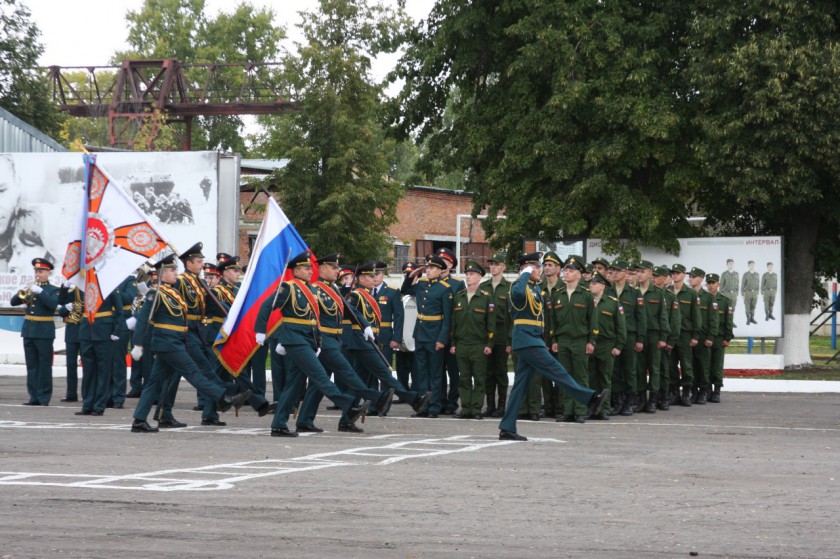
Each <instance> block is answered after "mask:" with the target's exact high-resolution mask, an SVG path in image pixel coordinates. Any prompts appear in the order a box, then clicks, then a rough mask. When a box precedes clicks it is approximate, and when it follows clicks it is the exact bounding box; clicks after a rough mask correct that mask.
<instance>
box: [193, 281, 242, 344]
mask: <svg viewBox="0 0 840 559" xmlns="http://www.w3.org/2000/svg"><path fill="white" fill-rule="evenodd" d="M210 291H212V292H213V295H215V296H216V299H217V300H218V301H219V302H220V303H221V304H222V306H221V308H220V307H219V305H217V304H216V303H215V302H214V301H208V302H207V311H206V313H205V315H204V320H203V321H202V337H201V338H202V340H203V341H204V343H206V344H212V343H213V342H214V341H216V337H217V336H218V335H219V330H221V329H222V324H224V322H225V318H227V315H228V311H230V306H231V305H232V304H233V300H234V299H235V298H236V292H237V291H239V290H238V289H237V288H236V286H235V285H231V284H229V283H227V282H226V281H220V282H219V283H217V284H216V285H215V286H213V288H212V289H211V290H210Z"/></svg>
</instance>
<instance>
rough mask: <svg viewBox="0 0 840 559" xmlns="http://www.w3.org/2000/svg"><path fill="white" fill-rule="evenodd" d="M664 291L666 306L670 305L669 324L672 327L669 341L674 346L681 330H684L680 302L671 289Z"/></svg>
mask: <svg viewBox="0 0 840 559" xmlns="http://www.w3.org/2000/svg"><path fill="white" fill-rule="evenodd" d="M663 291H664V292H665V306H666V307H668V326H669V327H670V328H671V331H670V333H669V334H668V342H667V343H668V345H669V346H671V347H674V346H675V345H676V343H677V340H678V339H680V332H682V313H681V312H680V302H679V301H677V296H676V295H675V294H674V292H673V291H671V290H670V289H663Z"/></svg>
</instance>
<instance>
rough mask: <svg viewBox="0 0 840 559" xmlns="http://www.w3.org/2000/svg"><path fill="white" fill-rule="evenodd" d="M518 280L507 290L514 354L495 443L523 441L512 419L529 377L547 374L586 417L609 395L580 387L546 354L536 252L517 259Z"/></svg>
mask: <svg viewBox="0 0 840 559" xmlns="http://www.w3.org/2000/svg"><path fill="white" fill-rule="evenodd" d="M517 262H518V264H519V279H517V280H516V281H515V282H514V284H513V286H512V287H511V289H510V306H511V312H512V314H513V334H512V336H511V339H512V342H511V343H512V349H513V351H514V353H516V354H517V355H518V361H517V364H516V373H515V375H514V380H513V389H512V390H511V393H510V403H509V405H508V407H507V409H506V410H505V415H504V417H503V418H502V421H501V423H500V424H499V440H511V441H526V440H528V439H526V438H525V437H524V436H522V435H520V434H518V433H517V432H516V416H517V413H518V412H519V405H520V403H521V401H522V397H523V396H524V395H525V390H526V388H527V386H528V383H529V381H530V380H531V377H532V376H533V375H537V374H541V375H548V376H550V377H552V379H553V380H554V381H555V382H557V383H558V384H559V385H560V387H561V390H563V391H564V392H566V393H569V394H571V395H572V396H573V397H574V398H575V400H576V401H578V402H581V403H586V404H587V407H588V409H587V411H588V412H589V413H588V414H587V415H597V414H598V413H599V412H600V411H601V406H603V405H604V400H606V398H607V397H608V396H609V391H608V390H604V391H603V392H601V393H596V392H595V391H594V390H589V389H588V388H584V387H582V386H580V385H579V384H578V383H576V382H575V380H574V379H573V378H572V377H571V376H569V373H567V372H566V370H565V369H564V368H563V365H561V364H560V363H559V362H558V361H557V360H556V359H554V357H552V355H551V354H550V353H549V352H548V348H546V346H545V339H544V338H543V329H544V328H545V315H544V310H543V300H542V294H541V293H540V288H539V281H540V275H541V273H542V269H541V265H540V255H539V253H531V254H525V255H523V256H521V257H520V258H519V260H517Z"/></svg>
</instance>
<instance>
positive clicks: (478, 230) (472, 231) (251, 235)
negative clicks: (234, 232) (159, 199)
mask: <svg viewBox="0 0 840 559" xmlns="http://www.w3.org/2000/svg"><path fill="white" fill-rule="evenodd" d="M265 204H266V195H265V194H264V193H262V192H254V191H253V190H252V191H248V189H247V187H244V188H243V190H242V192H241V193H240V217H239V254H240V255H242V257H243V261H247V260H248V258H249V255H250V254H251V250H250V249H251V247H252V246H253V244H254V241H255V240H256V237H257V233H258V232H259V228H260V224H261V223H262V213H263V208H264V207H265ZM472 204H473V202H472V195H471V194H469V193H467V192H462V191H452V190H445V189H441V188H434V187H427V186H415V187H410V188H408V190H407V191H406V193H405V196H403V198H402V199H401V200H400V202H399V205H398V206H397V221H396V223H394V224H393V225H392V226H391V229H390V231H389V233H390V236H391V239H392V240H393V243H394V248H393V250H392V251H391V252H390V254H387V255H384V256H385V257H386V258H387V260H388V261H389V263H391V264H392V265H393V269H396V270H399V269H400V267H401V266H402V264H403V263H405V262H407V261H409V260H412V261H422V260H423V258H424V257H425V256H426V255H427V254H429V253H431V252H435V251H437V250H438V249H440V248H442V247H446V248H450V249H452V250H456V249H457V246H456V243H457V242H458V240H459V239H458V221H460V228H461V231H460V250H461V259H460V260H461V261H465V260H468V259H471V260H476V261H477V262H479V263H480V264H482V265H485V264H486V263H487V258H488V257H489V256H490V247H489V244H488V242H487V239H486V237H485V235H484V229H483V227H482V225H481V220H480V219H472V218H470V217H469V215H470V213H471V212H472ZM459 215H460V216H466V217H461V218H460V219H459V217H458V216H459ZM289 219H291V220H292V223H294V216H292V215H290V216H289ZM456 252H457V250H456Z"/></svg>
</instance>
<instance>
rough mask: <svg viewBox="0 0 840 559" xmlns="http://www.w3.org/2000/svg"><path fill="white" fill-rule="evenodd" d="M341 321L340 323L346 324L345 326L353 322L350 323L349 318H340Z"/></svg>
mask: <svg viewBox="0 0 840 559" xmlns="http://www.w3.org/2000/svg"><path fill="white" fill-rule="evenodd" d="M341 323H342V324H346V325H347V326H350V325H351V324H353V323H352V322H350V321H349V320H342V321H341Z"/></svg>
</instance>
